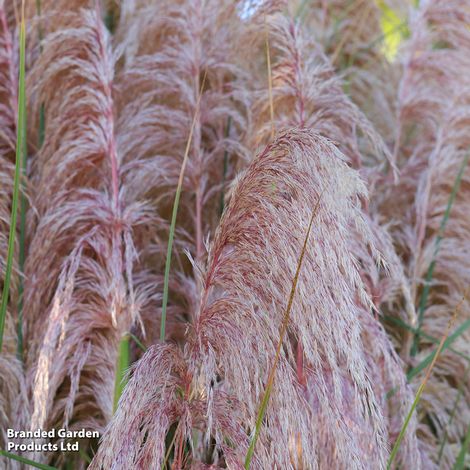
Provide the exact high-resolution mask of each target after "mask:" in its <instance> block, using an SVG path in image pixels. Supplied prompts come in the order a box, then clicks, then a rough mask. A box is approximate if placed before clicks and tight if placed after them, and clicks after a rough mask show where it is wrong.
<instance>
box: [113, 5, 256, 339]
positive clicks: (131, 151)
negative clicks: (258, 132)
mask: <svg viewBox="0 0 470 470" xmlns="http://www.w3.org/2000/svg"><path fill="white" fill-rule="evenodd" d="M131 3H132V4H131ZM131 3H126V4H125V5H123V7H122V8H123V11H122V15H121V22H120V24H119V26H118V28H117V31H116V38H117V40H118V41H119V42H118V47H119V48H122V50H123V57H124V66H123V69H122V71H120V72H119V73H118V75H117V81H116V82H117V88H118V91H119V93H118V109H119V116H120V117H119V119H118V121H117V129H118V139H117V144H118V148H119V152H120V154H121V155H122V158H123V166H122V178H123V181H124V182H125V185H124V186H125V187H126V188H127V190H126V193H125V195H124V196H125V197H127V195H129V197H133V198H135V197H139V198H144V199H146V200H147V201H149V203H150V204H152V207H154V210H155V212H156V213H157V214H158V215H159V220H158V224H156V225H155V226H154V227H152V229H151V231H150V232H149V233H148V239H147V243H145V244H143V245H144V251H143V253H142V256H141V259H142V266H141V267H142V269H143V270H145V271H147V272H148V273H150V274H151V275H152V276H153V278H154V279H155V281H154V287H156V288H159V286H161V285H162V283H163V281H162V272H163V268H164V262H165V254H166V246H165V243H164V240H166V239H167V238H168V225H169V219H170V217H171V211H172V205H173V201H174V192H175V188H176V186H177V182H178V178H179V174H180V170H181V165H182V162H183V157H184V154H185V146H186V143H187V141H188V138H189V134H190V129H191V126H192V122H193V119H194V129H193V134H192V140H191V144H190V149H189V155H188V164H187V167H186V170H185V176H184V180H183V188H182V197H181V201H180V204H179V209H178V221H177V232H176V237H175V246H174V253H175V258H176V262H173V263H172V268H173V269H172V274H171V280H170V300H169V309H170V312H169V325H168V328H167V334H168V336H169V337H170V338H172V339H181V338H182V333H183V332H184V326H182V323H185V322H187V321H188V320H190V319H191V318H192V317H193V316H194V313H195V306H196V305H197V301H198V300H197V297H198V292H199V290H200V286H198V285H196V284H195V281H194V272H197V270H198V269H199V268H198V265H199V264H201V263H202V262H203V261H204V259H205V257H206V245H207V239H208V238H209V237H210V236H211V234H212V233H213V231H214V229H215V227H216V226H217V223H218V220H219V217H220V212H221V208H222V207H223V204H224V202H223V201H224V195H225V193H226V192H227V188H228V183H229V181H230V180H231V179H232V178H233V176H234V174H235V170H236V165H237V164H238V160H240V159H244V158H246V150H245V149H244V147H243V146H242V145H241V143H240V142H241V138H240V136H241V134H242V133H243V132H244V129H245V128H246V127H248V119H247V108H248V106H247V99H248V97H247V92H246V91H245V90H244V88H243V87H242V86H241V84H242V83H243V80H244V78H245V77H244V72H243V71H242V69H241V68H240V67H239V66H238V64H237V61H236V54H237V52H236V51H234V49H233V47H232V44H233V43H234V42H235V41H236V38H237V37H238V35H239V34H240V33H239V31H238V28H239V27H240V19H239V18H238V16H237V12H236V8H235V4H233V2H220V1H212V0H211V1H206V2H201V1H193V0H191V1H185V2H180V3H174V2H161V3H160V4H159V5H158V7H157V6H156V5H155V4H154V3H153V2H145V1H142V2H135V3H134V2H131ZM126 5H127V6H126ZM128 9H129V11H128ZM126 12H127V13H126ZM199 94H201V97H200V105H199V108H198V109H197V107H198V105H197V103H198V100H199ZM195 115H196V117H195ZM140 278H141V277H140V276H139V275H138V274H137V273H136V279H140ZM142 279H145V276H143V277H142ZM181 286H184V288H181ZM154 300H155V301H154V302H152V303H151V304H150V305H149V308H146V309H145V313H144V316H143V320H144V324H145V325H146V328H145V329H146V332H148V335H149V336H148V338H147V339H146V342H147V343H152V342H155V341H156V339H157V338H155V333H154V332H158V329H156V328H155V326H154V325H156V324H157V323H158V322H159V321H160V319H159V310H160V308H161V300H158V298H157V297H156V296H154ZM147 312H148V315H147ZM156 313H157V314H156Z"/></svg>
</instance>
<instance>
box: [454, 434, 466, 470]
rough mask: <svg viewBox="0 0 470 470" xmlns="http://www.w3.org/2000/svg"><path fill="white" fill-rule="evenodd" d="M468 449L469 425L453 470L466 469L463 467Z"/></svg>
mask: <svg viewBox="0 0 470 470" xmlns="http://www.w3.org/2000/svg"><path fill="white" fill-rule="evenodd" d="M469 447H470V425H469V426H468V429H467V434H466V436H465V439H464V441H463V444H462V448H461V449H460V452H459V455H458V457H457V461H456V462H455V465H454V468H453V470H464V468H468V467H465V455H466V454H467V452H468V449H469Z"/></svg>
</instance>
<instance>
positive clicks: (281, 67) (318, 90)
mask: <svg viewBox="0 0 470 470" xmlns="http://www.w3.org/2000/svg"><path fill="white" fill-rule="evenodd" d="M253 26H254V30H255V33H254V36H255V38H254V39H255V40H256V41H257V42H259V43H260V46H259V47H256V48H254V49H253V50H255V51H256V52H257V53H259V48H260V47H262V48H263V49H266V47H269V53H270V56H271V64H272V106H273V111H274V123H272V122H271V118H270V112H271V111H270V108H271V99H270V97H269V93H268V86H267V85H268V83H267V80H266V78H265V76H266V72H265V71H264V70H263V71H262V77H263V78H262V79H261V81H260V83H261V86H260V88H261V91H258V92H257V95H258V98H257V99H256V100H255V101H254V109H255V110H256V111H255V112H254V114H255V118H254V119H255V123H257V125H256V127H255V129H256V131H255V133H254V135H253V137H254V144H255V145H256V144H257V143H259V142H266V141H267V139H268V137H269V134H270V133H271V130H272V126H274V128H275V129H276V131H281V130H282V129H285V128H288V127H291V126H299V127H306V128H309V129H315V130H316V131H317V132H318V133H320V134H321V135H324V136H326V137H328V138H330V139H332V140H333V141H334V142H336V143H337V145H338V147H339V148H340V150H341V151H342V152H343V153H344V154H345V155H346V156H347V157H348V160H349V161H350V162H351V164H352V165H353V166H354V167H355V168H361V167H362V166H366V167H370V166H373V165H376V166H377V165H380V166H382V164H384V163H387V161H388V164H390V163H391V156H390V153H389V151H388V149H387V147H386V145H385V144H384V142H383V140H382V138H381V137H380V135H379V134H378V133H377V132H376V131H375V129H374V127H373V126H372V124H371V123H370V122H369V120H368V119H367V118H366V117H365V115H364V114H363V113H362V111H360V109H359V108H358V107H357V106H356V105H355V104H354V103H353V102H352V101H351V100H350V98H349V97H348V96H347V95H346V94H345V93H344V91H343V89H342V80H341V78H340V77H339V76H338V75H337V74H335V70H334V68H333V67H332V65H331V64H330V61H329V58H328V57H327V56H326V55H325V53H324V52H323V50H322V47H321V45H320V43H319V42H317V41H315V39H314V37H313V36H312V35H309V34H308V33H307V31H306V30H305V27H303V26H302V25H301V24H300V22H298V21H296V20H294V19H292V18H288V17H286V16H285V15H283V14H281V13H277V14H273V15H270V16H260V17H257V18H256V19H255V20H254V21H253ZM263 33H264V34H263ZM266 39H267V41H268V42H267V44H266ZM261 40H262V41H261ZM257 74H259V71H258V72H257ZM361 134H362V135H363V136H364V137H365V140H366V141H367V142H368V145H364V143H363V142H362V140H364V139H361V138H360V135H361ZM392 167H393V164H392Z"/></svg>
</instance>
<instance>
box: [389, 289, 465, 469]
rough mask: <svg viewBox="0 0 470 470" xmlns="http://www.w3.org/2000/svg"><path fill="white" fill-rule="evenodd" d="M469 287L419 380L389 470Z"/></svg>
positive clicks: (390, 458) (391, 455)
mask: <svg viewBox="0 0 470 470" xmlns="http://www.w3.org/2000/svg"><path fill="white" fill-rule="evenodd" d="M469 290H470V288H467V289H466V290H465V293H464V295H463V296H462V299H461V300H460V302H459V304H458V305H457V307H456V308H455V309H454V313H453V314H452V317H451V319H450V320H449V323H448V324H447V328H446V331H445V332H444V335H443V336H442V339H441V342H440V343H439V346H438V347H437V349H436V351H435V352H434V353H433V354H432V356H433V357H432V360H431V363H430V364H429V367H428V369H427V371H426V375H425V376H424V379H423V381H422V382H421V385H420V386H419V388H418V391H417V392H416V397H415V399H414V401H413V404H412V405H411V409H410V411H409V412H408V415H407V416H406V418H405V422H404V423H403V426H402V428H401V430H400V434H399V435H398V438H397V440H396V442H395V444H394V446H393V449H392V452H391V453H390V457H389V459H388V462H387V470H390V469H391V468H392V464H393V461H394V460H395V457H396V456H397V453H398V450H399V449H400V445H401V442H402V440H403V437H404V436H405V432H406V429H407V428H408V425H409V423H410V420H411V417H412V416H413V413H414V411H415V409H416V407H417V406H418V403H419V400H420V399H421V395H422V394H423V391H424V388H425V387H426V384H427V382H428V380H429V377H430V376H431V372H432V370H433V368H434V364H435V363H436V361H437V358H438V357H439V354H440V353H441V351H442V350H443V349H444V343H445V342H446V341H447V339H448V338H447V337H448V335H449V331H450V330H451V329H452V326H453V324H454V322H455V321H456V319H457V317H458V314H459V312H460V309H461V308H462V305H463V303H464V302H465V300H466V299H467V295H468V292H469ZM454 335H455V333H454Z"/></svg>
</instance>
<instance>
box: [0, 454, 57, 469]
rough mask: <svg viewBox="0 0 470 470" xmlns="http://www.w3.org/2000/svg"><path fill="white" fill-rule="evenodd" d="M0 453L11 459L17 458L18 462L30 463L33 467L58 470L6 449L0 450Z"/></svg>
mask: <svg viewBox="0 0 470 470" xmlns="http://www.w3.org/2000/svg"><path fill="white" fill-rule="evenodd" d="M0 455H3V456H4V457H6V458H8V459H11V460H16V461H18V462H21V463H25V464H26V465H30V466H31V467H35V468H40V469H42V470H57V468H56V467H51V466H50V465H46V464H43V463H39V462H35V461H34V460H30V459H27V458H25V457H21V456H20V455H15V454H11V453H10V452H7V451H6V450H0Z"/></svg>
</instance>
